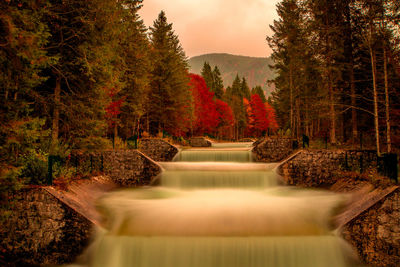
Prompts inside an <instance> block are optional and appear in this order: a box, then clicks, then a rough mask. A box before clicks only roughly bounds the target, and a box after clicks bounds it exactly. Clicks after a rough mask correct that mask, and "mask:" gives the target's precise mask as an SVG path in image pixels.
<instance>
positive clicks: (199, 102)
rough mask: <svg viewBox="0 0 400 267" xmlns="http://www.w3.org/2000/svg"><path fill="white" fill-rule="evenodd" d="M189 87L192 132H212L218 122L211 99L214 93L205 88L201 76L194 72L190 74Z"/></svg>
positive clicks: (198, 133)
mask: <svg viewBox="0 0 400 267" xmlns="http://www.w3.org/2000/svg"><path fill="white" fill-rule="evenodd" d="M190 87H191V88H192V94H193V101H194V117H195V118H194V123H193V133H194V134H195V135H203V134H205V133H208V134H213V133H214V132H215V130H216V127H217V126H218V124H219V114H218V112H217V109H216V104H215V102H214V101H213V96H214V93H212V92H210V90H209V89H208V88H207V85H206V82H205V81H204V79H203V77H201V76H199V75H196V74H190Z"/></svg>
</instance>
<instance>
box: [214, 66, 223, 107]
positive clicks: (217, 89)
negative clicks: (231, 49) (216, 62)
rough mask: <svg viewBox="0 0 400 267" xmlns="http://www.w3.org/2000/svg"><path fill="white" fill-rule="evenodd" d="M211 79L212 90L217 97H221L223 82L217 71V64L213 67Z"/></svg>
mask: <svg viewBox="0 0 400 267" xmlns="http://www.w3.org/2000/svg"><path fill="white" fill-rule="evenodd" d="M213 80H214V88H213V92H214V94H215V97H216V98H218V99H222V96H223V95H224V83H223V81H222V77H221V72H220V71H219V68H218V66H215V67H214V70H213Z"/></svg>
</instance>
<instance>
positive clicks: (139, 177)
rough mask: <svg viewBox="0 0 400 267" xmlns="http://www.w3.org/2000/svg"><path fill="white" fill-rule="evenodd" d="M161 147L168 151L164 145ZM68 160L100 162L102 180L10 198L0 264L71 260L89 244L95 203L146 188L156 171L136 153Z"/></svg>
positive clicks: (97, 219) (96, 221) (96, 219)
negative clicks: (112, 194)
mask: <svg viewBox="0 0 400 267" xmlns="http://www.w3.org/2000/svg"><path fill="white" fill-rule="evenodd" d="M152 144H154V147H155V148H154V149H152V151H155V152H157V153H162V151H161V149H160V147H157V145H158V144H159V142H152ZM149 147H150V146H149ZM162 148H164V149H165V148H168V151H170V147H168V146H166V145H165V146H163V147H162ZM74 157H75V158H76V160H77V162H85V163H87V162H90V164H93V165H95V164H100V163H101V166H102V169H103V173H104V176H103V177H101V178H99V177H91V178H90V179H84V180H77V181H74V182H72V183H71V184H69V185H68V186H67V188H66V189H60V188H56V187H52V186H47V187H30V188H26V189H23V190H21V191H20V192H18V193H17V194H15V195H13V196H11V198H10V200H11V202H10V205H11V208H10V210H9V211H8V213H9V214H8V215H6V217H4V220H3V222H1V225H0V226H1V228H0V265H2V266H29V265H59V264H63V263H70V262H73V261H74V259H75V258H76V256H78V255H80V254H81V253H82V252H83V250H84V248H85V247H86V246H87V245H88V244H89V242H90V236H91V231H92V228H93V225H101V223H102V222H101V220H102V218H101V215H100V214H99V213H98V212H97V211H96V209H95V203H96V200H97V199H98V198H99V197H101V196H102V195H103V194H104V193H106V192H108V191H110V190H112V189H114V188H118V187H135V186H141V185H148V184H149V183H150V182H151V181H152V179H153V178H154V177H155V176H157V175H158V174H159V173H160V172H161V167H160V166H159V165H158V164H157V163H156V162H155V161H153V160H152V159H151V158H149V157H148V156H146V155H144V154H143V153H142V152H140V151H137V150H117V151H99V152H93V153H85V154H78V155H74ZM88 159H89V160H88Z"/></svg>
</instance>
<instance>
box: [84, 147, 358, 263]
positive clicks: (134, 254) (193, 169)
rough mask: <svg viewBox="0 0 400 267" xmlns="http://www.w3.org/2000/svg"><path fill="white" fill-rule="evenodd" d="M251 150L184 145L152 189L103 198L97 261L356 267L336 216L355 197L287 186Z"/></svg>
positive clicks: (92, 258) (93, 259)
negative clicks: (255, 159) (337, 227)
mask: <svg viewBox="0 0 400 267" xmlns="http://www.w3.org/2000/svg"><path fill="white" fill-rule="evenodd" d="M250 149H251V144H249V143H241V144H236V143H232V144H216V145H214V146H213V147H211V148H202V149H186V150H182V151H181V152H180V153H179V154H178V155H177V156H176V158H175V160H174V161H173V162H168V163H160V165H161V166H162V167H163V169H164V171H163V172H162V174H161V176H160V177H158V179H156V180H155V181H154V184H153V186H151V187H148V188H140V189H125V190H121V191H117V192H113V193H110V194H108V195H106V196H105V197H103V198H102V199H101V201H100V202H99V210H100V211H101V213H102V214H103V215H104V216H105V218H106V220H107V221H106V224H105V225H106V226H105V228H104V229H99V230H98V233H97V235H96V239H95V242H94V244H93V245H92V246H91V248H90V251H89V266H92V267H104V266H106V267H128V266H129V267H131V266H140V267H157V266H166V267H208V266H215V267H251V266H271V267H292V266H293V267H303V266H304V267H312V266H321V267H322V266H326V267H331V266H334V267H340V266H357V263H356V261H355V258H354V253H353V251H352V249H351V248H350V247H349V245H348V244H347V243H346V242H345V241H344V240H342V239H341V238H340V237H338V236H336V235H335V231H334V230H335V229H333V228H332V225H331V223H330V220H331V218H332V216H333V214H334V213H335V211H336V210H337V208H338V207H339V206H340V205H341V204H342V203H343V201H345V200H346V196H345V195H338V194H333V193H330V192H325V191H316V190H305V189H298V188H292V187H287V186H282V185H280V183H279V177H278V175H277V174H276V173H275V170H274V168H275V167H276V164H263V163H253V162H252V157H251V152H250Z"/></svg>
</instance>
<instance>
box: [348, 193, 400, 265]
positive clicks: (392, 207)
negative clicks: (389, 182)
mask: <svg viewBox="0 0 400 267" xmlns="http://www.w3.org/2000/svg"><path fill="white" fill-rule="evenodd" d="M341 233H342V236H343V237H344V239H346V240H347V241H348V242H349V243H350V244H352V245H353V247H355V248H356V249H357V251H358V254H359V257H360V259H362V260H363V262H365V263H367V264H369V265H371V266H377V267H381V266H382V267H383V266H385V267H386V266H393V267H395V266H400V189H399V188H397V189H396V190H394V191H393V192H392V193H390V194H389V195H387V196H386V197H385V198H383V199H381V200H380V201H378V202H377V203H376V204H374V205H373V206H372V207H371V208H369V209H367V210H366V211H364V212H362V213H361V214H360V215H358V216H357V217H356V218H355V219H353V220H351V221H350V222H348V223H347V224H345V225H344V227H343V228H342V230H341Z"/></svg>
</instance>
